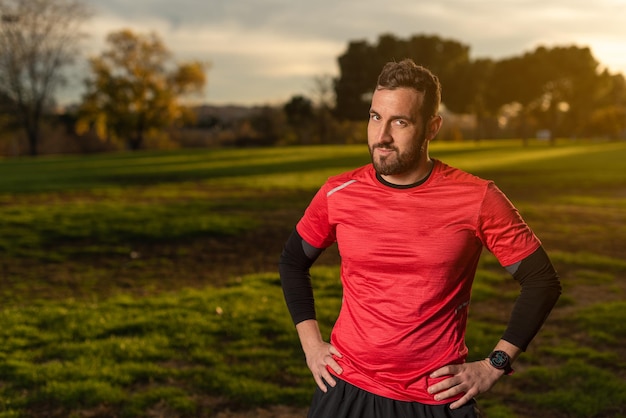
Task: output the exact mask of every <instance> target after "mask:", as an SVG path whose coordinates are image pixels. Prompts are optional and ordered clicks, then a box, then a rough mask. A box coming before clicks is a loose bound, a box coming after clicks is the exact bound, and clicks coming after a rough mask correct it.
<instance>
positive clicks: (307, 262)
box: [278, 229, 323, 324]
mask: <svg viewBox="0 0 626 418" xmlns="http://www.w3.org/2000/svg"><path fill="white" fill-rule="evenodd" d="M322 251H323V249H319V248H315V247H313V246H311V245H310V244H308V243H307V242H306V241H304V240H303V239H302V237H301V236H300V234H298V231H296V230H295V229H294V231H293V232H292V233H291V235H290V236H289V239H288V240H287V243H286V244H285V247H284V248H283V252H282V253H281V255H280V261H279V263H278V271H279V273H280V282H281V285H282V288H283V294H284V296H285V302H287V308H288V309H289V313H290V314H291V319H292V320H293V323H294V324H298V323H299V322H302V321H305V320H307V319H315V318H316V316H315V303H314V299H313V287H312V286H311V275H310V273H309V269H310V267H311V266H312V265H313V262H314V261H315V260H316V259H317V257H319V255H320V254H321V253H322Z"/></svg>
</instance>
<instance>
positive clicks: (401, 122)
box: [394, 119, 409, 127]
mask: <svg viewBox="0 0 626 418" xmlns="http://www.w3.org/2000/svg"><path fill="white" fill-rule="evenodd" d="M394 123H395V124H396V125H398V126H400V127H405V126H408V125H409V124H408V123H407V121H405V120H404V119H396V120H395V121H394Z"/></svg>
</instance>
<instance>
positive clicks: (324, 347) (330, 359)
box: [296, 319, 343, 392]
mask: <svg viewBox="0 0 626 418" xmlns="http://www.w3.org/2000/svg"><path fill="white" fill-rule="evenodd" d="M296 330H297V331H298V336H299V337H300V343H301V344H302V349H303V350H304V355H305V356H306V364H307V366H309V370H311V373H312V374H313V378H314V379H315V383H317V386H319V388H320V389H321V390H322V391H323V392H326V391H327V390H328V389H327V388H326V384H324V382H326V383H328V384H329V385H330V386H332V387H334V386H335V384H336V383H337V382H335V379H333V376H332V375H331V374H330V372H329V371H328V367H330V368H331V369H332V370H333V372H335V373H336V374H338V375H340V374H341V373H342V372H343V369H342V368H341V366H339V363H337V361H336V360H335V358H341V357H342V355H341V353H340V352H339V350H337V349H336V348H335V347H334V346H333V345H331V344H329V343H327V342H324V340H322V335H321V333H320V329H319V325H318V324H317V321H316V320H314V319H309V320H306V321H302V322H300V323H298V324H297V325H296Z"/></svg>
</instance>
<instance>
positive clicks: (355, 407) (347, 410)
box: [308, 377, 480, 418]
mask: <svg viewBox="0 0 626 418" xmlns="http://www.w3.org/2000/svg"><path fill="white" fill-rule="evenodd" d="M334 378H335V380H336V381H337V385H336V386H335V387H334V388H333V387H330V386H328V385H326V386H327V388H328V392H326V393H324V392H322V391H321V390H320V388H317V389H316V391H315V394H314V395H313V401H312V402H311V408H310V409H309V414H308V418H479V417H480V413H479V412H478V408H477V407H476V402H475V401H474V400H473V399H472V401H470V402H468V403H467V404H465V405H463V406H462V407H460V408H457V409H450V406H449V404H446V405H427V404H422V403H419V402H404V401H397V400H395V399H389V398H385V397H383V396H378V395H374V394H372V393H370V392H367V391H365V390H362V389H359V388H357V387H356V386H353V385H351V384H349V383H347V382H345V381H343V380H341V379H337V377H334Z"/></svg>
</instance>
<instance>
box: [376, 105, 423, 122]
mask: <svg viewBox="0 0 626 418" xmlns="http://www.w3.org/2000/svg"><path fill="white" fill-rule="evenodd" d="M369 114H370V115H371V114H376V115H378V116H380V113H379V112H377V111H376V110H374V108H370V112H369ZM389 119H391V120H398V119H403V120H408V121H410V122H412V123H415V122H416V121H417V119H416V118H412V117H411V116H408V115H391V117H390V118H389Z"/></svg>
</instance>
